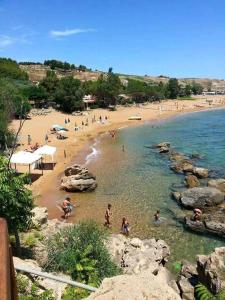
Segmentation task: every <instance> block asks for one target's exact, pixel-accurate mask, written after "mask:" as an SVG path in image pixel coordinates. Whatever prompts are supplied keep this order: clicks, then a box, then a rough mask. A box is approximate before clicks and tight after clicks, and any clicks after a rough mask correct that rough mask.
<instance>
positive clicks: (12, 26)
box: [0, 0, 225, 78]
mask: <svg viewBox="0 0 225 300" xmlns="http://www.w3.org/2000/svg"><path fill="white" fill-rule="evenodd" d="M0 56H3V57H11V58H13V59H16V60H18V61H43V60H45V59H59V60H63V61H65V60H66V61H68V62H70V63H75V64H77V65H79V64H84V65H87V66H88V67H91V68H93V69H99V70H107V69H108V67H111V66H112V67H113V70H114V71H115V72H120V73H127V74H139V75H145V74H149V75H161V74H163V75H169V76H175V77H212V78H225V1H224V0H204V1H203V0H195V1H194V0H186V1H183V0H161V1H160V0H79V1H77V0H5V1H4V0H0Z"/></svg>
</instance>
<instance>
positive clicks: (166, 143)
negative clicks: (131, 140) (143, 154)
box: [155, 142, 170, 148]
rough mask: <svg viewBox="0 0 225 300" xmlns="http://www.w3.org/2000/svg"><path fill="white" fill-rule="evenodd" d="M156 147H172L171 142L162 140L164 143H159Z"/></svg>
mask: <svg viewBox="0 0 225 300" xmlns="http://www.w3.org/2000/svg"><path fill="white" fill-rule="evenodd" d="M155 147H156V148H162V147H168V148H170V143H169V142H162V143H159V144H157V145H156V146H155Z"/></svg>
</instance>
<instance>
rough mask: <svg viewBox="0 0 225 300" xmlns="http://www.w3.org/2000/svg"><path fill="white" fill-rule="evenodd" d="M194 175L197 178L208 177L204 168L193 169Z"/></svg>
mask: <svg viewBox="0 0 225 300" xmlns="http://www.w3.org/2000/svg"><path fill="white" fill-rule="evenodd" d="M193 173H194V175H196V176H197V177H198V178H208V177H209V170H208V169H205V168H200V167H195V168H194V169H193Z"/></svg>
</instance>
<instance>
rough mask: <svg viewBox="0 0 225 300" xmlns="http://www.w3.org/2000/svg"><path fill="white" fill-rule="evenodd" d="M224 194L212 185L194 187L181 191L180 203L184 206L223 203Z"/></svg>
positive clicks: (204, 205) (201, 206) (205, 205)
mask: <svg viewBox="0 0 225 300" xmlns="http://www.w3.org/2000/svg"><path fill="white" fill-rule="evenodd" d="M223 201H224V194H223V193H222V192H221V191H220V190H218V189H216V188H213V187H195V188H191V189H188V190H186V191H184V192H182V193H181V197H180V204H181V205H182V206H184V207H186V208H203V207H207V206H208V207H209V206H216V205H218V204H221V203H223Z"/></svg>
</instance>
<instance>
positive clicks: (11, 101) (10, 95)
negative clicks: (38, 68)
mask: <svg viewBox="0 0 225 300" xmlns="http://www.w3.org/2000/svg"><path fill="white" fill-rule="evenodd" d="M29 86H31V83H29V81H28V76H27V74H26V73H25V72H23V71H21V70H20V68H19V65H18V64H17V63H16V62H15V61H13V60H11V59H5V58H0V151H4V150H5V149H7V147H10V145H11V144H12V139H13V133H12V132H11V131H10V130H9V127H8V125H9V122H10V121H11V120H12V119H13V118H14V117H19V116H23V117H25V115H26V114H27V113H28V112H29V110H30V105H29V102H28V96H27V93H26V90H27V88H28V87H29Z"/></svg>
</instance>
